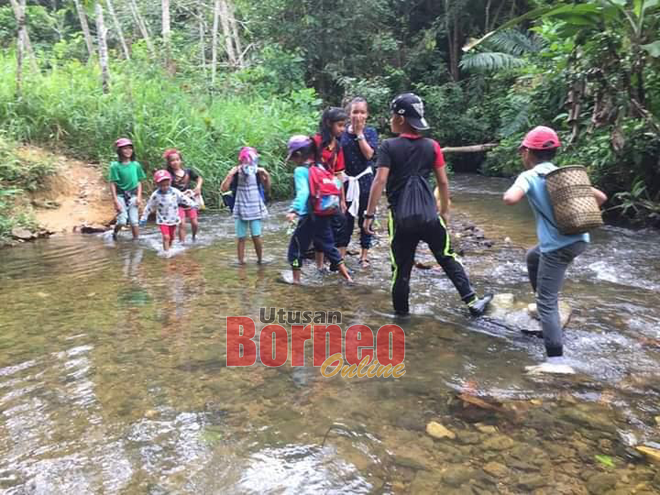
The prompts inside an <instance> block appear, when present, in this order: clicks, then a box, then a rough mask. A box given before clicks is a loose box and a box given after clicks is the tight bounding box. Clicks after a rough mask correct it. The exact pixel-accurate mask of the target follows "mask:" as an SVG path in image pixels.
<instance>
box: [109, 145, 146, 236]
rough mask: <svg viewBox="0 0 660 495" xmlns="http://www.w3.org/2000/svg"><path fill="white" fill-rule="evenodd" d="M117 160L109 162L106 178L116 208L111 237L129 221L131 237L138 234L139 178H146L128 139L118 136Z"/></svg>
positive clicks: (140, 193)
mask: <svg viewBox="0 0 660 495" xmlns="http://www.w3.org/2000/svg"><path fill="white" fill-rule="evenodd" d="M115 148H116V149H117V158H118V161H116V162H112V163H111V164H110V172H109V174H108V180H109V181H110V191H111V192H112V200H113V201H114V204H115V209H116V210H117V223H116V224H115V230H114V232H113V233H112V238H113V239H115V240H116V239H117V234H118V233H119V231H120V230H121V228H122V227H123V226H124V225H126V222H127V221H129V222H130V224H131V231H132V233H133V239H137V238H138V236H139V235H140V229H139V228H138V221H139V220H138V215H139V212H138V208H139V207H140V206H141V205H142V184H141V183H140V181H141V180H143V179H145V178H146V175H144V171H143V170H142V166H141V165H140V164H139V163H138V162H136V161H135V151H134V150H133V143H132V142H131V140H130V139H126V138H120V139H117V141H116V142H115Z"/></svg>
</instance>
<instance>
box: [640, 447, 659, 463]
mask: <svg viewBox="0 0 660 495" xmlns="http://www.w3.org/2000/svg"><path fill="white" fill-rule="evenodd" d="M637 450H638V451H639V452H641V453H642V454H644V456H645V457H646V458H647V459H648V460H649V461H650V462H652V463H654V464H660V450H658V449H654V448H653V447H648V446H646V445H640V446H638V447H637Z"/></svg>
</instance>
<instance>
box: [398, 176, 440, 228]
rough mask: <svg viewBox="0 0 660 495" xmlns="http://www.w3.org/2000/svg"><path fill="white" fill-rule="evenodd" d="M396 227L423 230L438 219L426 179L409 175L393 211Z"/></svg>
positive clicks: (431, 192) (436, 209)
mask: <svg viewBox="0 0 660 495" xmlns="http://www.w3.org/2000/svg"><path fill="white" fill-rule="evenodd" d="M394 219H395V221H396V227H397V228H399V229H402V230H423V229H426V228H428V227H430V226H431V224H433V223H435V222H437V221H438V207H437V204H436V202H435V197H434V196H433V191H431V186H430V185H429V183H428V181H427V180H426V179H425V178H424V177H422V176H421V175H411V176H410V177H408V180H407V181H406V184H405V185H404V186H403V189H402V190H401V193H400V194H399V198H398V200H397V204H396V207H395V211H394Z"/></svg>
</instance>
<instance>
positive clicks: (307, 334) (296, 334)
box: [291, 325, 312, 366]
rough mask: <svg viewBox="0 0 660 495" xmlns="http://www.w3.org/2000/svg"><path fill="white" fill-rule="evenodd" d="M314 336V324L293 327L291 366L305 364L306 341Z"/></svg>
mask: <svg viewBox="0 0 660 495" xmlns="http://www.w3.org/2000/svg"><path fill="white" fill-rule="evenodd" d="M311 338H312V326H311V325H307V326H306V327H303V326H302V325H293V326H292V327H291V366H305V342H307V341H308V340H311Z"/></svg>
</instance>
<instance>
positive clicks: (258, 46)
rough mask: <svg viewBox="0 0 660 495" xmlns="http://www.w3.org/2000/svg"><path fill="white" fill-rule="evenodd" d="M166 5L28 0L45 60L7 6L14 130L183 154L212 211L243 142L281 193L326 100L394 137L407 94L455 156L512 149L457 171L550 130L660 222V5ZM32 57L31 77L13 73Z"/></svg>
mask: <svg viewBox="0 0 660 495" xmlns="http://www.w3.org/2000/svg"><path fill="white" fill-rule="evenodd" d="M17 2H18V3H19V4H20V0H17ZM167 4H168V2H166V1H163V0H158V1H157V0H104V1H103V2H101V3H100V4H97V3H96V2H93V1H87V2H82V0H80V1H75V2H64V3H62V2H58V1H48V2H45V1H33V0H30V1H29V2H28V4H27V8H26V24H25V25H26V30H27V34H28V35H29V37H30V41H31V50H32V52H34V53H35V54H36V55H35V56H34V57H31V56H30V53H31V52H30V49H29V48H30V47H28V46H27V44H26V43H25V42H23V43H17V41H16V40H17V39H18V38H20V37H19V36H17V27H18V24H17V18H18V17H19V16H17V15H16V9H13V8H12V7H11V6H8V5H7V6H3V7H0V44H2V46H4V47H6V48H7V49H8V51H7V54H6V56H4V57H3V58H2V60H1V64H2V68H3V72H2V76H0V77H2V78H3V79H2V89H1V90H0V91H1V98H2V109H1V110H0V111H1V115H0V122H2V125H3V127H4V128H5V129H6V130H7V131H8V132H9V133H10V134H11V135H12V136H15V137H16V138H18V139H21V140H33V141H40V142H54V143H55V144H57V145H60V146H62V147H66V148H67V149H68V150H69V151H70V152H72V153H74V154H77V155H81V156H83V157H87V158H92V159H97V160H107V159H108V158H109V154H110V153H111V150H110V148H111V143H112V141H113V139H114V138H115V137H116V136H118V135H119V134H124V133H128V134H130V135H131V136H132V137H133V138H135V140H136V142H137V145H138V152H139V154H140V158H141V159H142V160H143V161H146V163H147V164H148V166H149V168H153V167H155V166H157V165H158V164H159V163H160V162H159V157H160V153H161V151H162V149H163V148H164V147H166V146H178V147H181V148H182V149H183V150H184V153H185V158H187V159H188V161H189V163H190V164H191V165H194V166H197V167H199V168H201V170H202V172H203V173H204V174H205V176H207V177H208V178H209V179H210V182H209V183H208V184H209V186H211V188H210V190H209V193H210V195H211V201H212V202H214V201H217V192H216V191H217V187H216V186H217V183H218V181H219V179H220V178H221V176H222V174H223V173H224V172H225V171H226V169H227V168H228V167H229V166H230V165H231V164H232V163H233V161H234V159H235V154H236V150H237V148H238V147H239V146H240V145H242V144H251V145H254V146H256V147H257V148H259V149H260V150H262V152H263V155H264V160H265V163H266V164H267V165H268V166H269V167H270V168H272V169H273V171H274V172H275V184H276V187H277V189H278V191H279V193H280V194H283V193H285V192H286V191H287V190H288V188H289V186H290V184H289V182H290V181H289V179H288V175H287V174H286V173H285V171H284V170H283V168H282V164H281V158H282V156H283V146H284V142H285V139H286V137H287V134H289V133H292V132H310V131H311V130H312V129H313V128H314V125H315V122H316V119H317V117H318V110H319V109H320V104H321V101H323V102H325V104H333V105H337V104H342V103H345V102H346V101H347V100H348V99H349V98H351V97H353V96H356V95H360V96H364V97H366V98H367V99H368V101H369V102H370V106H371V112H372V121H373V122H374V123H375V124H376V125H377V126H378V127H379V128H380V129H381V131H385V132H386V131H387V120H388V111H387V106H388V102H389V101H390V99H391V97H392V96H393V95H394V94H395V93H397V92H400V91H403V90H414V91H416V92H418V93H419V94H420V95H422V96H423V97H424V99H425V101H426V109H427V114H428V118H429V120H430V121H431V123H432V125H433V129H432V131H431V133H432V135H433V136H434V137H435V138H437V139H438V140H439V141H440V142H441V143H442V144H443V145H444V146H452V147H455V146H463V145H472V144H482V143H492V142H499V143H500V146H499V147H498V148H495V149H494V150H493V151H491V152H489V153H488V154H487V156H486V155H485V154H484V153H455V154H451V155H449V158H450V161H451V163H452V165H454V167H456V168H462V169H469V170H475V169H477V168H481V170H482V171H483V172H485V173H489V174H497V175H512V174H515V173H517V172H518V171H519V160H518V157H517V156H516V148H517V144H518V142H519V141H520V139H521V136H522V135H523V134H524V132H525V131H526V130H527V129H529V128H530V127H531V126H534V125H539V124H545V125H550V126H552V127H555V128H557V129H558V130H559V131H560V133H561V135H562V139H563V142H564V144H565V146H564V149H563V153H562V154H561V156H560V157H559V159H558V161H559V162H560V163H580V164H584V165H587V166H588V167H589V168H590V171H591V174H592V178H593V180H594V181H595V182H596V183H597V184H598V185H600V187H602V188H604V189H605V190H606V191H607V192H608V193H609V194H610V195H616V197H615V198H614V199H613V200H612V201H611V202H610V207H611V208H615V209H617V210H616V211H620V212H623V213H625V214H626V215H627V216H628V217H630V218H633V219H635V220H638V221H641V222H651V223H653V222H657V221H658V220H659V218H658V213H659V212H660V207H659V206H658V202H660V171H659V170H660V166H659V163H658V159H659V158H658V157H659V156H660V123H659V121H658V115H659V112H660V76H659V74H658V65H659V62H658V59H659V58H660V42H658V41H656V40H657V38H658V36H657V35H658V30H659V29H660V23H659V22H658V12H659V11H660V2H658V1H657V0H582V1H580V2H578V3H568V2H562V1H560V2H552V3H550V2H548V1H546V0H524V1H518V0H443V1H442V2H437V1H432V0H422V1H420V2H415V3H410V2H403V1H401V0H364V1H362V2H353V1H348V0H336V1H334V2H330V3H328V2H323V1H320V0H296V1H295V2H294V1H293V0H264V1H261V2H249V1H247V0H234V1H233V2H232V1H230V0H214V1H213V2H211V1H204V0H195V1H193V0H182V1H180V2H173V3H172V5H171V6H170V7H167V6H166V5H167ZM104 11H105V27H103V26H104V24H103V23H99V22H98V21H99V19H100V14H103V12H104ZM165 12H167V13H169V16H166V15H164V14H165ZM167 17H169V19H170V20H169V21H166V20H165V19H166V18H167ZM82 18H85V19H87V20H88V21H89V33H90V35H89V36H86V35H85V33H84V30H83V29H82V25H81V19H82ZM106 32H107V37H106V36H103V34H105V33H106ZM156 33H158V34H156ZM484 36H485V38H484ZM480 37H482V41H481V42H480V43H471V39H473V38H480ZM106 38H107V39H106ZM106 43H107V46H108V53H109V56H108V57H106V58H107V59H108V60H109V63H108V64H105V62H104V56H103V53H104V47H105V45H106ZM466 44H471V45H472V46H473V48H472V49H471V50H469V51H466V52H464V51H463V50H462V47H463V46H464V45H466ZM19 47H22V48H23V50H18V48H19ZM90 48H91V50H90ZM19 52H20V54H21V55H22V57H18V58H19V60H21V62H22V64H21V67H22V69H21V71H20V72H18V71H16V70H13V69H12V70H10V67H13V66H16V62H15V61H14V57H15V54H19ZM129 58H130V60H128V59H129ZM35 62H36V63H35ZM99 64H100V65H102V66H104V67H106V66H107V69H108V70H107V71H106V72H105V76H103V73H102V72H101V71H100V70H99V69H98V66H99ZM37 71H38V73H37ZM19 75H22V77H17V76H19ZM102 79H103V81H104V84H103V85H102V84H101V80H102ZM306 88H313V89H306ZM317 95H318V97H317ZM319 99H320V100H319ZM109 150H110V151H109Z"/></svg>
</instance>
